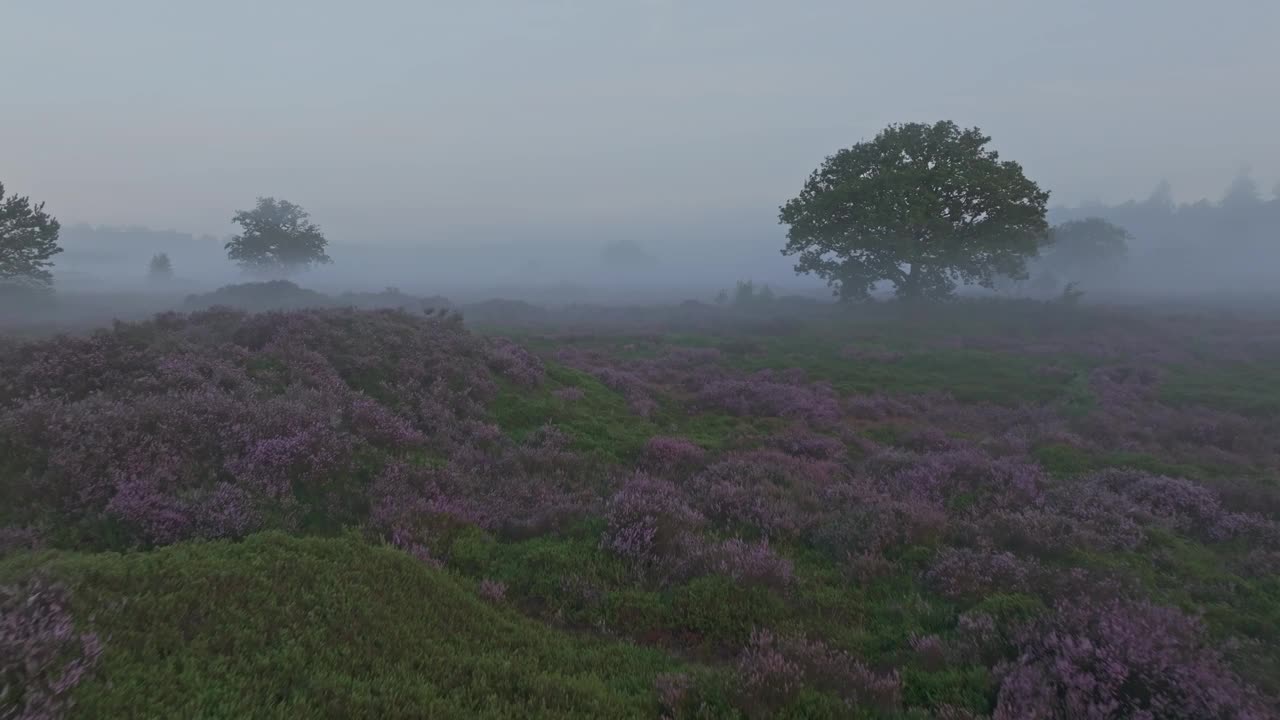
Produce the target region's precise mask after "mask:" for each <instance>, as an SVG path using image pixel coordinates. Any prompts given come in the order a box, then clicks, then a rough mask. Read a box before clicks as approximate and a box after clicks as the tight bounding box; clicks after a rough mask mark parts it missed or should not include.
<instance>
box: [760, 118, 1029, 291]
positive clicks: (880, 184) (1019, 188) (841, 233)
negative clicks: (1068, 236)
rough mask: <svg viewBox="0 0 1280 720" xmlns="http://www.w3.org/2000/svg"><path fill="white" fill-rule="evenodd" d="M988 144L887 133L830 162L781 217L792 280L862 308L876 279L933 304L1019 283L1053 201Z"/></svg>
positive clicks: (957, 136)
mask: <svg viewBox="0 0 1280 720" xmlns="http://www.w3.org/2000/svg"><path fill="white" fill-rule="evenodd" d="M990 140H991V138H989V137H987V136H986V135H983V134H982V132H981V131H979V130H978V129H977V128H972V129H968V130H961V129H960V128H959V127H957V126H956V124H955V123H953V122H939V123H936V124H934V125H927V124H923V123H909V124H906V125H891V126H889V127H888V128H886V129H885V130H883V131H881V132H880V134H878V135H876V137H875V139H873V140H871V141H869V142H861V143H858V144H857V145H854V146H853V147H851V148H848V149H846V150H841V151H840V152H838V153H836V154H835V155H832V156H831V157H828V158H827V159H826V161H825V162H824V163H823V164H822V167H820V168H818V169H817V170H815V171H814V172H813V174H812V175H811V176H810V177H809V180H808V182H807V183H805V186H804V189H803V190H802V191H801V192H800V195H799V196H798V197H796V198H795V199H793V200H791V201H789V202H788V203H787V204H786V205H783V206H782V209H781V212H780V215H779V218H780V220H781V222H782V223H783V224H785V225H789V226H790V229H789V230H788V231H787V245H786V247H785V248H784V249H783V251H782V254H783V255H796V256H798V257H799V261H798V262H797V264H796V271H797V272H802V273H814V274H817V275H818V276H819V277H822V278H824V279H826V280H827V282H828V284H830V285H831V286H832V287H833V288H835V292H836V294H837V295H839V296H840V297H842V298H846V299H862V298H866V297H868V296H869V295H870V292H871V290H872V288H874V287H875V285H876V284H877V283H878V282H880V281H883V280H887V281H889V282H890V283H892V284H893V286H894V289H895V291H896V293H897V294H898V295H899V296H900V297H908V298H919V297H929V298H938V297H946V296H948V295H950V294H951V293H952V292H953V291H954V290H955V287H956V285H957V283H964V284H966V285H969V284H977V285H981V286H983V287H986V288H991V287H993V286H994V284H995V282H996V278H997V277H999V276H1005V277H1009V278H1013V279H1023V278H1025V277H1026V276H1027V270H1026V262H1027V259H1028V258H1030V257H1034V256H1035V255H1036V253H1037V252H1038V250H1039V248H1040V245H1041V244H1042V243H1043V242H1044V240H1045V236H1046V232H1047V230H1048V224H1047V223H1046V222H1045V204H1046V203H1047V202H1048V200H1049V193H1048V192H1045V191H1043V190H1041V189H1040V187H1039V186H1038V185H1036V184H1035V183H1034V182H1032V181H1031V180H1029V179H1027V177H1026V176H1025V175H1023V173H1022V168H1021V167H1020V166H1019V165H1018V164H1017V163H1014V162H1009V161H1004V162H1001V161H1000V159H999V155H998V154H997V153H996V152H995V151H994V150H988V149H986V145H987V143H988V142H989V141H990Z"/></svg>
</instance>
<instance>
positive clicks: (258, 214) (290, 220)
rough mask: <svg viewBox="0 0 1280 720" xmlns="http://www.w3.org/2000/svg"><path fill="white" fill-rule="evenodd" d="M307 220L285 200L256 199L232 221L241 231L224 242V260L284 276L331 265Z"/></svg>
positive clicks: (321, 240) (320, 236)
mask: <svg viewBox="0 0 1280 720" xmlns="http://www.w3.org/2000/svg"><path fill="white" fill-rule="evenodd" d="M310 217H311V216H310V215H309V214H307V211H306V210H303V209H302V208H301V207H299V206H297V205H294V204H293V203H291V202H288V201H287V200H276V199H275V198H270V197H267V198H261V197H260V198H258V204H257V207H255V208H254V209H253V210H241V211H240V212H237V213H236V214H235V217H234V218H232V221H233V222H235V223H237V224H238V225H240V227H241V228H242V232H241V234H239V235H235V236H233V237H232V238H231V241H230V242H228V243H227V245H226V248H227V257H229V258H231V259H232V260H234V261H235V262H236V263H237V264H238V265H240V267H241V268H243V269H245V270H248V271H250V272H254V273H258V274H264V275H287V274H289V273H293V272H296V271H299V270H305V269H307V268H308V267H310V266H312V265H319V264H324V263H328V262H331V260H330V259H329V256H328V255H326V254H325V248H326V247H327V246H328V244H329V241H328V240H326V239H325V237H324V235H323V234H322V233H321V232H320V228H319V227H318V226H317V225H316V224H315V223H313V222H311V220H310V219H309V218H310Z"/></svg>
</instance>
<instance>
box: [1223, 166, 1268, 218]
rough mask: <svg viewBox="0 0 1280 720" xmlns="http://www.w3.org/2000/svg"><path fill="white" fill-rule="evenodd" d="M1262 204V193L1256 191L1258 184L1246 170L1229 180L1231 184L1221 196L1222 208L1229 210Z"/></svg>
mask: <svg viewBox="0 0 1280 720" xmlns="http://www.w3.org/2000/svg"><path fill="white" fill-rule="evenodd" d="M1261 204H1262V193H1260V192H1259V191H1258V183H1257V181H1255V180H1254V179H1253V176H1252V175H1251V174H1250V173H1249V169H1248V168H1244V169H1242V170H1241V171H1240V172H1239V173H1237V174H1236V176H1235V178H1233V179H1232V180H1231V184H1230V185H1228V186H1227V191H1226V192H1225V193H1223V195H1222V207H1224V208H1229V209H1237V210H1239V209H1244V208H1252V207H1255V206H1257V205H1261Z"/></svg>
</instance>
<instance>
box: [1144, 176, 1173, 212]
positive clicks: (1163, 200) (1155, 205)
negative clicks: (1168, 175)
mask: <svg viewBox="0 0 1280 720" xmlns="http://www.w3.org/2000/svg"><path fill="white" fill-rule="evenodd" d="M1144 204H1145V205H1146V206H1147V207H1149V208H1152V209H1154V210H1164V211H1167V212H1173V207H1174V204H1173V186H1172V185H1170V184H1169V181H1168V180H1161V181H1160V182H1158V183H1156V187H1155V189H1154V190H1152V191H1151V194H1150V195H1148V196H1147V199H1146V201H1145V203H1144Z"/></svg>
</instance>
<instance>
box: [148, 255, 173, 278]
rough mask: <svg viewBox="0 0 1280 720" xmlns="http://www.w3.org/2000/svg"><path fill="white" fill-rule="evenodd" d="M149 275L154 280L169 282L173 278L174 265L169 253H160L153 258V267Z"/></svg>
mask: <svg viewBox="0 0 1280 720" xmlns="http://www.w3.org/2000/svg"><path fill="white" fill-rule="evenodd" d="M147 274H148V275H149V276H150V277H151V279H152V280H169V279H172V278H173V263H172V262H170V261H169V255H168V254H167V253H159V254H158V255H153V256H151V265H150V267H149V268H148V270H147Z"/></svg>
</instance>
